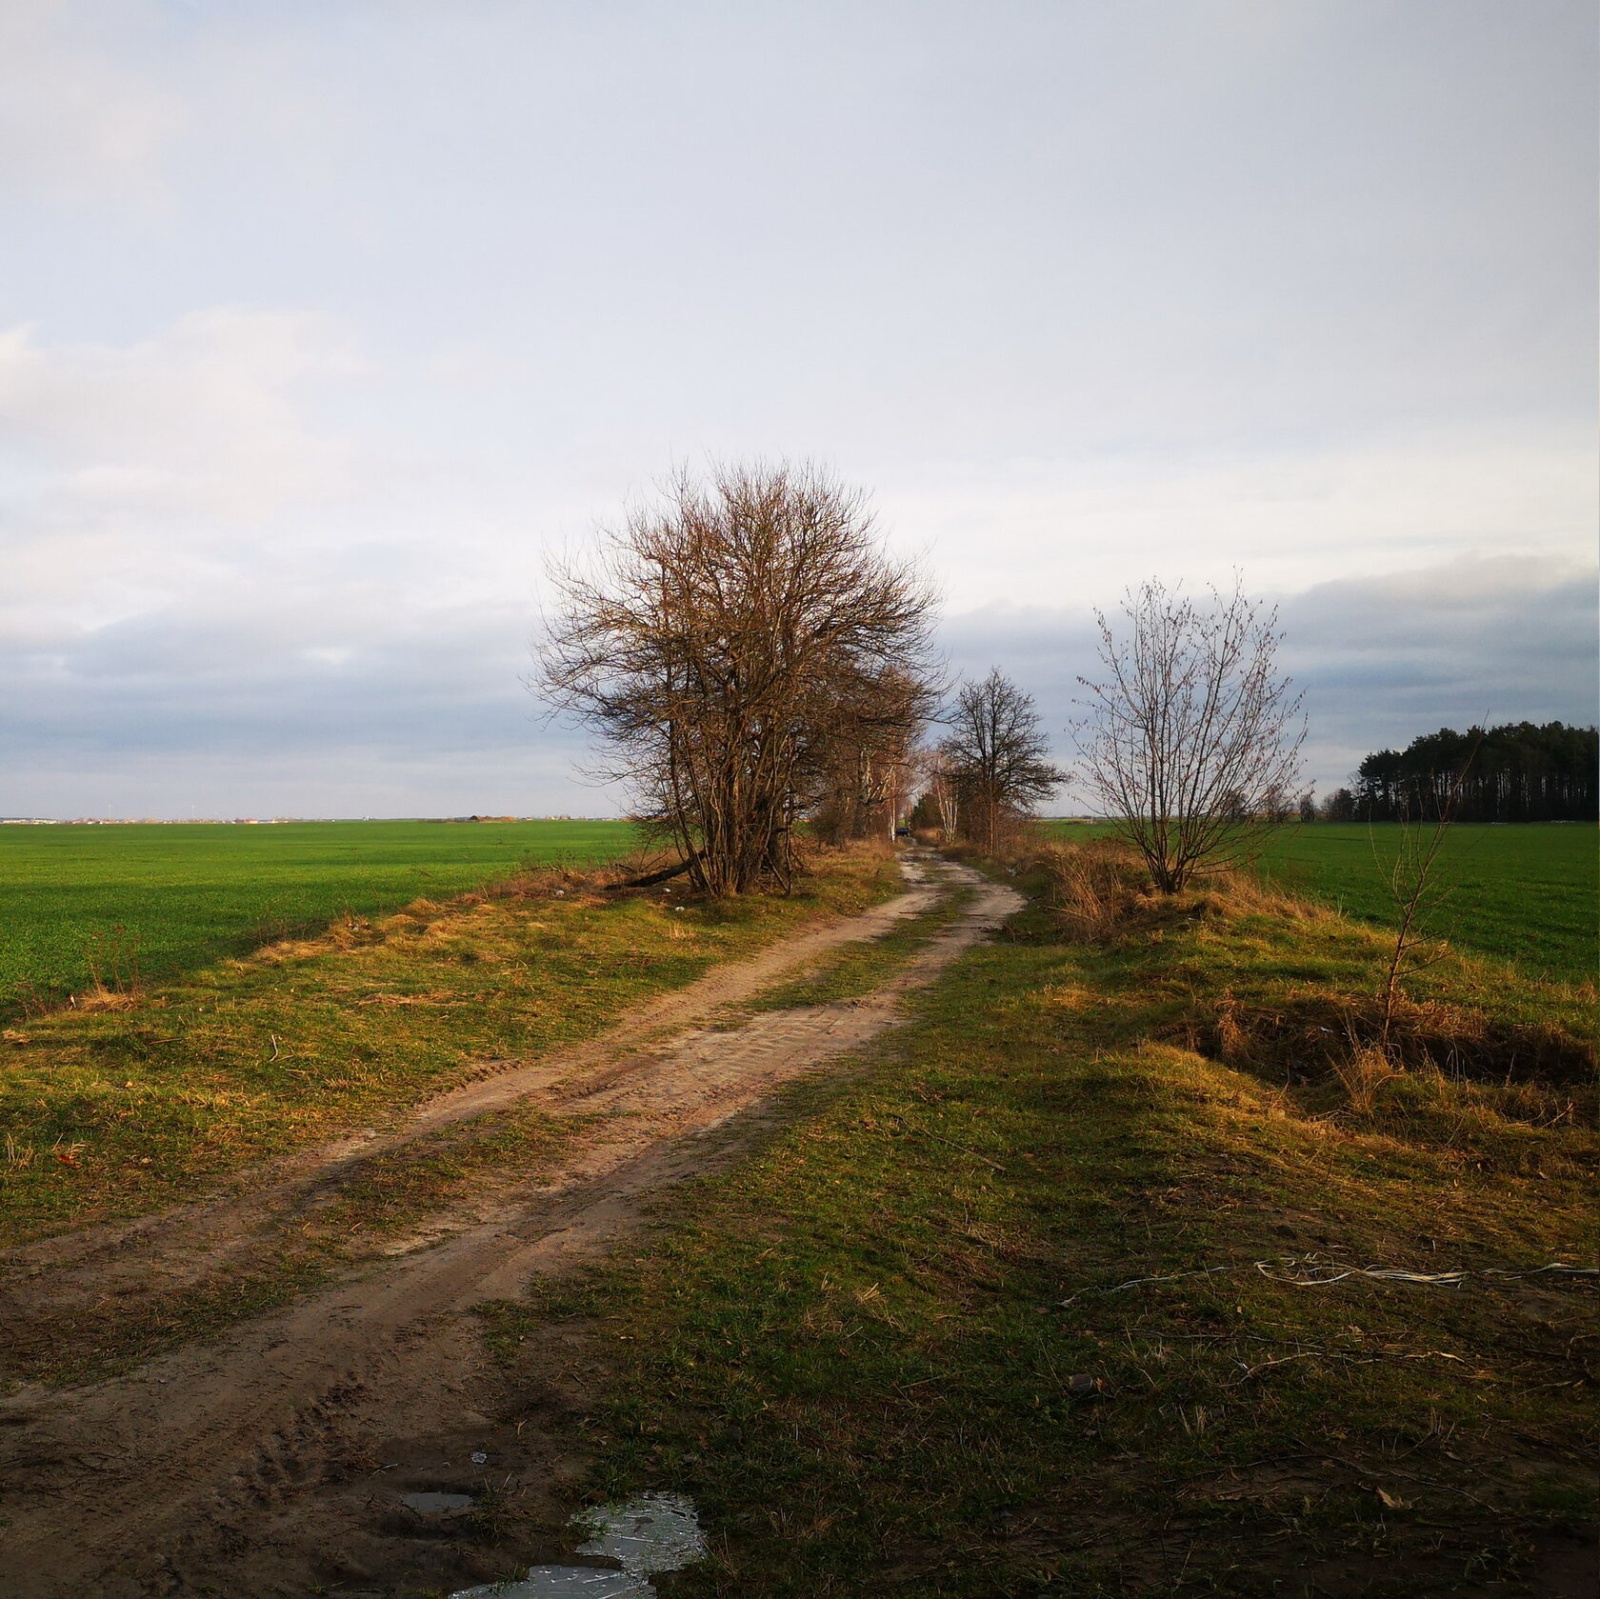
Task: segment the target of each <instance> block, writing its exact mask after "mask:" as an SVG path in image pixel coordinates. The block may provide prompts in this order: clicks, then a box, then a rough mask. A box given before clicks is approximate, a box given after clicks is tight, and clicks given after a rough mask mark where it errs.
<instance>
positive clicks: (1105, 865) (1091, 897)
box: [1029, 839, 1151, 943]
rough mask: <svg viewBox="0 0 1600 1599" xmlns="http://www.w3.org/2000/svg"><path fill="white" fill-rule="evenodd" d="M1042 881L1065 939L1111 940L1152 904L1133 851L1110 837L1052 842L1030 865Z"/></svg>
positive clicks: (1047, 901) (1048, 903)
mask: <svg viewBox="0 0 1600 1599" xmlns="http://www.w3.org/2000/svg"><path fill="white" fill-rule="evenodd" d="M1029 864H1030V867H1031V869H1032V870H1033V871H1035V872H1038V873H1041V874H1042V875H1043V876H1044V878H1045V881H1046V885H1047V887H1046V892H1045V902H1046V904H1047V905H1048V906H1049V907H1050V910H1051V911H1052V913H1053V914H1054V916H1055V918H1056V921H1057V923H1058V924H1059V925H1060V927H1061V929H1062V931H1063V932H1065V933H1066V934H1067V936H1068V937H1069V938H1074V939H1078V940H1080V941H1082V942H1084V943H1090V942H1094V941H1097V940H1100V939H1105V938H1110V937H1112V936H1114V935H1115V934H1116V933H1118V932H1120V931H1122V930H1123V929H1124V928H1125V927H1126V926H1127V925H1128V924H1129V923H1130V922H1132V921H1134V920H1136V919H1140V918H1142V916H1143V915H1144V914H1145V913H1147V912H1148V910H1149V908H1150V904H1151V900H1150V895H1149V893H1148V889H1147V880H1146V878H1145V875H1144V873H1143V871H1142V869H1141V868H1140V866H1139V864H1138V861H1137V859H1136V858H1135V856H1134V854H1133V852H1132V851H1131V850H1129V849H1128V848H1127V847H1126V846H1124V845H1121V844H1118V843H1116V842H1115V841H1113V840H1111V839H1093V840H1090V841H1089V842H1087V843H1083V844H1050V845H1047V846H1046V847H1045V848H1043V849H1041V850H1039V851H1037V852H1036V853H1035V854H1034V856H1033V858H1032V860H1031V862H1030V863H1029Z"/></svg>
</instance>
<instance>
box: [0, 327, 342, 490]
mask: <svg viewBox="0 0 1600 1599" xmlns="http://www.w3.org/2000/svg"><path fill="white" fill-rule="evenodd" d="M352 360H353V358H352V357H351V356H350V354H349V352H348V350H347V349H346V348H345V347H344V346H343V344H342V343H341V342H340V340H339V339H338V337H337V335H336V334H335V333H334V332H333V331H332V330H331V329H330V328H329V327H327V326H326V325H325V324H323V323H321V322H319V321H318V320H317V319H316V318H313V317H308V316H302V315H294V314H288V313H278V312H263V311H248V310H239V309H233V308H228V307H222V308H216V309H210V310H205V311H196V312H191V313H189V314H188V315H186V316H183V317H180V318H179V319H178V320H177V321H176V322H174V323H172V324H171V325H170V326H169V327H167V328H164V329H162V330H161V332H160V333H158V334H156V335H155V336H153V337H151V338H148V339H144V340H141V341H139V342H137V343H134V344H130V345H123V346H114V345H106V344H57V345H44V344H41V343H40V342H39V340H38V337H37V334H36V332H35V330H34V329H32V328H30V327H28V326H21V327H15V328H11V329H9V330H7V331H5V332H3V333H0V429H3V430H4V433H5V436H7V437H8V438H9V439H10V441H11V447H12V449H13V450H15V451H16V452H17V453H18V455H19V456H21V455H22V452H23V451H24V450H25V451H26V452H27V453H26V457H25V459H26V461H27V470H28V480H30V481H31V482H32V484H33V485H34V497H35V498H37V499H38V500H39V501H40V502H42V503H43V504H44V505H46V506H47V507H49V508H50V509H51V510H53V511H65V510H67V509H68V507H69V506H71V505H72V504H73V503H76V504H79V505H81V506H83V507H84V508H86V509H88V510H92V511H94V512H97V513H103V512H114V511H118V510H128V511H136V512H161V513H163V514H171V513H204V514H207V515H210V516H220V517H227V518H233V519H243V520H254V519H260V518H262V517H265V516H267V515H269V514H270V513H271V512H272V511H273V510H274V509H276V508H277V506H279V505H280V504H281V503H282V502H283V501H284V500H285V499H287V498H289V497H291V496H299V495H306V494H310V493H316V492H324V491H326V490H327V489H329V488H330V487H332V486H333V485H334V484H335V483H336V482H337V481H338V476H339V465H340V459H341V451H340V449H339V447H338V445H337V444H336V443H335V442H334V441H332V440H330V439H328V438H325V437H319V436H318V435H317V434H315V433H314V432H313V431H312V430H311V429H310V428H309V427H308V426H307V424H306V422H305V420H304V418H303V416H302V414H301V412H300V409H299V408H298V406H297V405H296V403H295V398H294V393H293V391H294V388H295V386H296V385H297V384H298V383H300V382H302V381H303V380H305V379H307V378H309V377H313V376H319V377H322V376H327V375H329V374H332V373H335V372H338V371H341V370H347V369H348V368H349V367H350V366H351V365H352ZM24 493H26V488H24Z"/></svg>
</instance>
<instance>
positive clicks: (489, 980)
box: [0, 854, 900, 1243]
mask: <svg viewBox="0 0 1600 1599" xmlns="http://www.w3.org/2000/svg"><path fill="white" fill-rule="evenodd" d="M899 886H900V880H899V875H898V873H897V872H896V871H895V870H894V868H893V867H892V865H891V864H890V863H889V862H888V861H886V860H885V859H883V858H882V857H881V856H876V855H866V854H863V855H859V856H855V857H843V858H830V859H829V860H828V862H827V863H826V865H825V869H823V870H821V871H819V873H818V874H817V875H814V876H811V877H809V878H806V879H804V880H803V883H802V886H801V890H800V891H799V892H797V893H796V894H795V895H793V896H792V897H791V898H788V899H782V900H779V899H763V898H757V897H752V898H749V899H745V900H738V901H732V902H727V903H724V904H722V905H710V904H700V903H693V902H690V903H684V895H683V894H681V893H680V892H676V891H663V890H655V891H652V892H650V893H638V894H631V895H623V896H617V897H609V898H608V897H606V896H604V895H601V894H598V893H594V892H588V891H585V887H584V883H583V881H582V880H581V879H577V878H572V877H564V876H562V875H561V874H554V875H549V874H547V875H545V876H542V877H541V876H534V877H531V878H520V879H512V880H510V881H508V882H507V883H505V884H503V885H501V886H500V887H499V888H498V889H495V890H489V891H485V892H482V893H478V894H471V895H466V896H464V897H462V898H459V899H456V900H453V901H447V902H445V903H437V902H434V901H429V900H418V901H415V902H414V903H412V904H411V905H409V906H408V907H406V909H405V910H404V911H402V912H400V913H398V914H396V915H393V916H390V917H388V918H385V919H383V920H377V921H372V920H367V919H365V918H362V917H359V916H349V917H346V918H344V919H343V920H341V921H339V922H336V923H335V924H334V925H333V926H332V927H331V928H330V929H328V930H327V931H326V932H325V933H323V934H322V935H321V936H319V937H316V938H310V939H304V940H298V941H292V940H291V941H281V942H279V943H276V944H273V945H270V946H268V947H267V948H265V949H263V950H261V951H259V952H258V953H257V954H255V955H252V956H250V957H248V958H245V959H240V960H225V961H222V962H219V963H217V964H215V965H213V966H211V967H209V968H208V969H206V970H204V971H201V972H198V973H195V974H194V975H193V976H191V977H188V978H185V979H183V980H181V981H176V982H172V983H169V984H167V985H166V986H164V987H160V988H156V989H152V990H151V991H149V992H147V993H143V994H120V993H103V994H100V995H98V996H93V997H91V999H90V1000H89V1002H88V1004H87V1007H85V1006H79V1007H75V1008H72V1009H69V1010H58V1011H55V1012H52V1013H49V1014H46V1015H43V1016H37V1017H33V1018H31V1019H28V1020H23V1021H19V1022H18V1023H17V1024H16V1025H14V1026H12V1027H9V1028H7V1029H6V1030H5V1031H4V1033H3V1035H0V1242H4V1243H16V1242H20V1241H22V1240H25V1239H28V1238H31V1237H36V1236H39V1235H40V1234H42V1233H47V1232H51V1231H59V1230H60V1229H62V1228H65V1227H69V1226H77V1225H81V1224H83V1223H85V1222H88V1221H92V1220H98V1219H102V1218H106V1217H111V1216H125V1215H135V1214H142V1213H146V1212H149V1211H152V1210H155V1209H157V1208H159V1207H161V1206H163V1205H165V1204H168V1203H170V1202H171V1201H173V1200H175V1199H178V1198H181V1197H183V1196H186V1195H189V1194H193V1193H195V1192H196V1191H198V1190H199V1189H201V1188H202V1187H203V1186H204V1185H206V1184H208V1183H211V1182H213V1181H215V1180H216V1179H217V1178H219V1177H221V1176H223V1175H225V1174H227V1173H230V1172H234V1171H238V1170H240V1169H242V1168H244V1167H246V1166H250V1165H252V1164H254V1163H257V1162H259V1161H261V1160H263V1159H264V1158H266V1157H269V1156H274V1155H279V1154H282V1153H285V1152H287V1151H290V1150H294V1149H297V1148H303V1147H305V1146H307V1145H309V1144H314V1143H317V1142H320V1141H322V1140H325V1139H328V1138H331V1137H334V1136H336V1135H338V1134H339V1133H341V1132H343V1131H346V1130H349V1129H352V1128H357V1127H367V1126H376V1127H382V1126H384V1125H388V1124H392V1123H393V1122H394V1121H395V1120H396V1119H397V1118H400V1117H403V1116H404V1114H405V1113H406V1111H407V1110H408V1109H409V1108H410V1107H412V1106H414V1105H415V1104H417V1103H418V1102H420V1101H421V1100H423V1099H426V1098H428V1097H429V1096H431V1095H434V1094H436V1093H439V1092H442V1091H444V1090H446V1089H449V1088H452V1087H455V1086H457V1085H458V1084H460V1083H461V1082H463V1081H465V1080H466V1079H467V1078H468V1077H469V1076H470V1075H472V1074H474V1072H475V1071H476V1070H477V1069H479V1063H481V1062H482V1061H483V1060H485V1059H486V1058H493V1057H500V1056H513V1057H526V1056H529V1055H535V1054H538V1053H540V1052H542V1051H545V1050H548V1049H551V1048H553V1047H555V1046H558V1045H561V1044H566V1043H571V1042H573V1041H575V1040H578V1039H581V1038H584V1037H588V1036H591V1035H593V1034H594V1033H595V1032H597V1031H598V1030H599V1029H600V1028H602V1027H603V1026H604V1025H605V1024H606V1023H608V1022H609V1021H611V1020H612V1019H613V1018H615V1017H616V1016H617V1015H618V1014H619V1013H620V1012H621V1011H622V1010H624V1009H625V1008H626V1007H628V1006H629V1005H632V1004H635V1003H637V1002H638V1001H640V1000H643V999H646V998H648V997H650V996H651V995H654V994H658V993H661V992H663V991H665V990H668V989H672V988H677V987H681V986H682V985H683V984H685V983H687V982H689V981H691V980H692V979H694V978H695V977H697V976H699V975H700V974H701V973H702V972H704V971H705V970H706V969H707V968H708V967H709V966H711V965H712V964H713V963H715V962H717V961H721V960H727V959H730V958H733V957H736V956H739V955H742V954H746V953H749V952H751V951H753V950H755V949H757V948H758V947H760V946H762V945H764V944H766V943H769V942H771V941H772V940H773V939H775V938H778V937H780V936H781V935H782V934H784V933H786V932H788V931H791V930H793V929H794V928H795V927H797V926H798V925H800V924H801V923H803V922H805V921H807V920H810V919H812V918H815V917H817V916H819V915H823V914H827V913H839V912H851V911H855V910H859V909H861V908H863V907H864V906H866V905H867V904H869V903H871V902H872V901H874V900H876V899H879V898H882V897H884V896H885V895H886V894H889V893H892V892H894V891H895V890H896V889H897V888H898V887H899ZM523 1121H524V1122H525V1123H526V1124H527V1125H526V1126H525V1127H524V1128H523V1134H524V1135H525V1136H526V1138H528V1139H532V1140H534V1141H535V1142H536V1141H537V1139H538V1138H539V1137H541V1136H544V1135H545V1134H546V1133H547V1132H548V1129H547V1128H545V1127H544V1126H543V1123H542V1122H540V1121H539V1118H537V1117H534V1118H532V1120H529V1118H528V1116H524V1118H523ZM535 1123H538V1125H535ZM486 1128H488V1124H486ZM502 1130H503V1129H502ZM479 1131H480V1132H486V1129H479ZM479 1156H480V1157H481V1159H483V1160H488V1159H491V1158H495V1159H498V1158H505V1152H504V1151H501V1152H500V1153H499V1155H495V1154H494V1153H493V1151H492V1150H491V1148H490V1146H489V1145H487V1144H486V1145H484V1147H483V1149H482V1150H480V1151H479ZM464 1158H467V1156H465V1155H463V1154H462V1151H461V1149H457V1150H456V1151H455V1152H454V1153H453V1154H450V1155H448V1156H446V1155H443V1154H441V1155H440V1159H441V1160H444V1161H445V1162H446V1163H447V1164H448V1163H449V1162H450V1161H458V1160H460V1159H464ZM408 1169H411V1170H420V1168H417V1167H415V1163H414V1162H413V1163H412V1166H411V1167H408Z"/></svg>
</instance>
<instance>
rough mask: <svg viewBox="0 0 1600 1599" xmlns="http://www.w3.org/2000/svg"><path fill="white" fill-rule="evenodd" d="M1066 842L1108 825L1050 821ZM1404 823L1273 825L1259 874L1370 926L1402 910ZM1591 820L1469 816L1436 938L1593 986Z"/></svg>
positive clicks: (1438, 880)
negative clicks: (1396, 886) (1397, 881)
mask: <svg viewBox="0 0 1600 1599" xmlns="http://www.w3.org/2000/svg"><path fill="white" fill-rule="evenodd" d="M1043 829H1044V831H1046V832H1047V833H1048V834H1050V835H1052V836H1054V837H1055V838H1057V839H1059V840H1062V841H1070V840H1073V839H1083V838H1092V837H1106V836H1108V835H1109V834H1111V833H1113V832H1114V831H1115V829H1114V828H1113V827H1112V825H1111V824H1109V823H1094V824H1090V825H1087V826H1086V825H1084V824H1081V823H1064V822H1047V823H1044V824H1043ZM1401 833H1402V829H1401V828H1400V827H1399V826H1397V825H1396V824H1394V823H1392V822H1379V823H1376V824H1374V825H1372V826H1370V827H1369V826H1367V825H1366V824H1365V823H1353V822H1351V823H1344V822H1313V823H1309V824H1307V825H1305V826H1301V825H1298V824H1294V823H1291V824H1288V825H1285V826H1281V827H1269V828H1265V829H1263V830H1262V832H1261V834H1260V835H1259V836H1258V838H1257V840H1256V843H1257V845H1258V846H1259V848H1260V858H1259V860H1258V862H1257V871H1258V873H1259V875H1260V876H1261V877H1262V879H1263V880H1264V881H1265V882H1266V883H1267V884H1269V886H1273V887H1276V888H1278V889H1281V890H1285V891H1287V892H1288V893H1290V894H1294V895H1299V896H1302V897H1305V898H1310V899H1314V900H1316V901H1318V902H1319V903H1321V904H1324V905H1330V906H1332V907H1333V908H1334V909H1336V910H1338V911H1339V912H1341V913H1342V914H1343V915H1346V916H1349V917H1350V918H1352V919H1353V920H1355V921H1360V922H1366V923H1367V924H1369V925H1371V926H1377V927H1389V926H1393V925H1394V922H1395V919H1396V916H1397V914H1398V912H1397V909H1396V906H1395V902H1394V898H1393V896H1392V895H1391V893H1390V892H1389V888H1388V879H1389V872H1390V869H1391V868H1392V867H1393V865H1394V860H1395V854H1396V852H1397V850H1398V849H1399V847H1400V842H1401V838H1400V835H1401ZM1597 891H1600V852H1597V850H1596V848H1595V829H1594V826H1593V824H1592V823H1582V824H1580V823H1576V822H1574V823H1567V822H1519V823H1516V824H1513V825H1508V826H1492V825H1489V824H1486V823H1458V824H1457V825H1456V826H1455V827H1453V828H1452V829H1451V830H1450V833H1449V835H1448V837H1447V838H1446V839H1445V843H1444V848H1443V852H1442V854H1441V856H1440V860H1439V864H1438V869H1437V871H1436V872H1435V874H1434V885H1433V891H1432V892H1431V893H1430V895H1429V905H1428V910H1427V913H1426V918H1425V919H1426V924H1427V931H1428V932H1429V934H1430V935H1435V936H1437V937H1439V938H1444V939H1448V940H1449V941H1450V942H1451V943H1452V944H1453V945H1455V946H1456V947H1457V948H1458V949H1461V950H1463V951H1469V952H1473V953H1476V954H1479V955H1487V956H1490V957H1491V958H1493V959H1497V960H1501V961H1504V962H1507V963H1508V964H1511V965H1514V966H1516V967H1517V968H1518V969H1519V970H1520V971H1521V972H1522V973H1523V974H1524V975H1525V976H1528V977H1532V978H1534V979H1535V980H1545V981H1554V982H1567V983H1588V984H1590V985H1593V983H1594V980H1595V973H1596V969H1597V957H1600V943H1597V941H1596V936H1595V915H1594V906H1595V895H1596V892H1597Z"/></svg>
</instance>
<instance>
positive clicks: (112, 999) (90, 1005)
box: [69, 984, 142, 1011]
mask: <svg viewBox="0 0 1600 1599" xmlns="http://www.w3.org/2000/svg"><path fill="white" fill-rule="evenodd" d="M141 997H142V996H141V995H140V994H138V993H130V992H128V991H127V990H124V989H113V988H102V987H101V986H100V985H99V984H96V985H95V987H93V988H91V989H90V990H89V991H88V992H87V993H86V994H74V995H73V996H72V999H71V1000H70V1001H69V1003H70V1004H71V1006H72V1008H73V1009H74V1010H85V1011H114V1010H132V1009H133V1007H134V1006H135V1005H137V1004H138V1003H139V1001H140V999H141Z"/></svg>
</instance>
